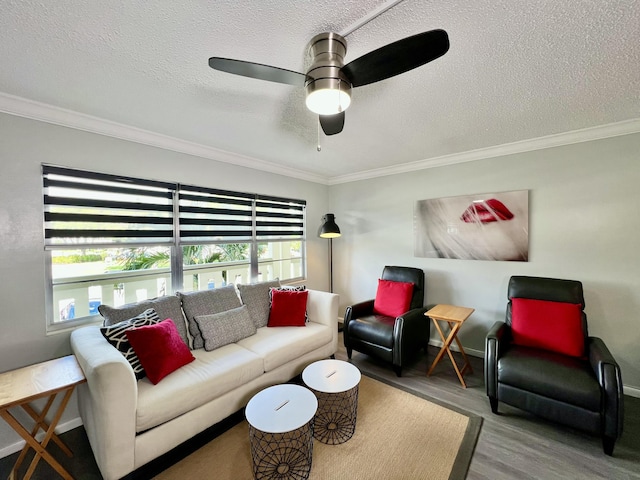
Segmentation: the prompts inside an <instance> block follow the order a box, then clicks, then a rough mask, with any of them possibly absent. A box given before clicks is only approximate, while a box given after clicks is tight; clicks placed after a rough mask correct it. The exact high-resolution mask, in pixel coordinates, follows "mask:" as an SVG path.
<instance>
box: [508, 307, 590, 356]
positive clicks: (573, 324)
mask: <svg viewBox="0 0 640 480" xmlns="http://www.w3.org/2000/svg"><path fill="white" fill-rule="evenodd" d="M511 333H512V334H513V343H515V344H517V345H522V346H526V347H535V348H542V349H545V350H550V351H552V352H556V353H562V354H564V355H570V356H572V357H582V356H584V349H585V335H584V332H583V330H582V305H580V304H576V303H565V302H551V301H547V300H536V299H531V298H512V299H511Z"/></svg>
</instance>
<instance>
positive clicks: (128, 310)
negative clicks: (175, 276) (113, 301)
mask: <svg viewBox="0 0 640 480" xmlns="http://www.w3.org/2000/svg"><path fill="white" fill-rule="evenodd" d="M148 308H153V309H154V310H155V311H156V312H157V313H158V317H159V318H160V320H166V319H167V318H170V319H171V320H173V323H175V324H176V328H177V329H178V333H180V337H182V339H183V340H184V341H185V342H186V343H189V335H188V334H187V327H186V324H185V321H184V315H183V314H182V306H181V305H180V299H179V298H177V297H175V296H173V295H167V296H164V297H158V298H152V299H151V300H143V301H141V302H137V303H128V304H127V305H122V306H121V307H110V306H109V305H100V306H99V307H98V311H99V312H100V315H102V317H103V318H104V326H105V327H107V326H109V325H113V324H114V323H119V322H122V321H124V320H128V319H130V318H133V317H135V316H136V315H138V314H140V313H142V312H144V311H145V310H147V309H148Z"/></svg>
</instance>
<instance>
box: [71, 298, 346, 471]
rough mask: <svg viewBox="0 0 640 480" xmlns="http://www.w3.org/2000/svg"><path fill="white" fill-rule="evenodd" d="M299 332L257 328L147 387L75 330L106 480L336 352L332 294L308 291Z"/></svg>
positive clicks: (86, 331) (88, 425)
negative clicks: (304, 312) (306, 320)
mask: <svg viewBox="0 0 640 480" xmlns="http://www.w3.org/2000/svg"><path fill="white" fill-rule="evenodd" d="M308 292H309V296H308V302H307V313H308V318H309V321H308V323H307V324H306V326H305V327H277V328H271V327H262V328H258V330H257V333H256V334H255V335H253V336H250V337H247V338H245V339H243V340H240V341H239V342H237V343H232V344H229V345H225V346H223V347H220V348H218V349H215V350H212V351H210V352H207V351H205V350H204V349H197V350H193V351H192V354H193V355H194V356H195V358H196V359H195V361H193V362H191V363H189V364H187V365H185V366H184V367H182V368H180V369H179V370H177V371H175V372H173V373H171V374H170V375H169V376H167V377H166V378H164V379H163V380H162V381H160V382H159V383H158V384H157V385H153V384H152V383H151V382H150V381H149V380H148V379H147V378H143V379H141V380H138V381H136V378H135V376H134V373H133V369H132V367H131V365H130V364H129V363H128V362H127V360H126V359H125V358H124V357H123V355H122V354H121V353H120V352H119V351H118V350H117V349H116V348H114V347H113V346H111V345H110V344H109V343H108V342H107V341H106V340H105V338H104V337H103V335H102V334H101V332H100V328H99V327H98V326H89V327H84V328H80V329H77V330H75V331H74V332H73V333H72V334H71V347H72V349H73V352H74V353H75V355H76V357H77V359H78V362H79V363H80V366H81V367H82V369H83V371H84V373H85V375H86V377H87V383H86V384H82V385H80V386H79V388H78V404H79V410H80V415H81V417H82V421H83V423H84V428H85V430H86V432H87V435H88V437H89V442H90V443H91V447H92V449H93V453H94V455H95V458H96V462H97V464H98V467H99V468H100V471H101V473H102V475H103V477H104V478H105V480H114V479H118V478H121V477H123V476H125V475H127V474H128V473H130V472H132V471H134V470H135V469H137V468H139V467H141V466H142V465H144V464H146V463H148V462H149V461H151V460H153V459H154V458H156V457H159V456H160V455H162V454H164V453H166V452H168V451H169V450H171V449H172V448H174V447H176V446H177V445H179V444H181V443H182V442H184V441H186V440H188V439H190V438H191V437H193V436H194V435H196V434H197V433H199V432H201V431H203V430H205V429H206V428H208V427H210V426H211V425H214V424H215V423H218V422H220V421H221V420H223V419H225V418H226V417H228V416H229V415H231V414H232V413H234V412H237V411H238V410H240V409H242V408H243V407H245V406H246V404H247V402H248V401H249V400H250V398H251V397H252V396H253V395H254V394H256V393H257V392H258V391H260V390H262V389H263V388H265V387H268V386H271V385H275V384H278V383H283V382H286V381H288V380H290V379H291V378H293V377H295V376H296V375H298V374H299V373H301V372H302V370H303V369H304V368H305V367H306V366H307V365H309V364H310V363H312V362H314V361H316V360H320V359H324V358H327V357H330V356H331V355H333V354H334V353H335V352H336V350H337V346H338V326H337V321H338V296H337V295H335V294H332V293H327V292H320V291H316V290H309V291H308Z"/></svg>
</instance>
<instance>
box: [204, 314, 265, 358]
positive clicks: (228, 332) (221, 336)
mask: <svg viewBox="0 0 640 480" xmlns="http://www.w3.org/2000/svg"><path fill="white" fill-rule="evenodd" d="M195 320H196V324H197V325H198V328H199V329H200V334H201V335H202V338H203V340H204V349H205V350H206V351H207V352H210V351H211V350H215V349H216V348H220V347H222V346H224V345H228V344H230V343H236V342H237V341H239V340H242V339H243V338H247V337H250V336H251V335H255V334H256V331H257V329H256V326H255V325H254V324H253V321H252V320H251V317H250V316H249V309H248V308H247V306H246V305H242V306H241V307H238V308H233V309H231V310H227V311H226V312H221V313H214V314H213V315H198V316H196V317H195Z"/></svg>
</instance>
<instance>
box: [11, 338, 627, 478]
mask: <svg viewBox="0 0 640 480" xmlns="http://www.w3.org/2000/svg"><path fill="white" fill-rule="evenodd" d="M339 345H340V348H339V350H338V352H337V354H336V358H338V359H341V360H346V359H347V356H346V352H345V350H344V347H343V346H342V334H341V335H340V340H339ZM437 353H438V349H437V348H435V347H430V348H429V352H428V354H426V355H425V354H423V355H422V356H421V357H420V358H418V359H417V361H416V362H415V363H414V364H413V365H411V366H410V367H409V368H407V369H405V371H404V372H403V376H402V377H401V378H398V377H396V375H395V373H394V372H393V370H392V369H391V368H390V367H389V366H388V365H385V364H383V363H381V362H378V361H377V360H375V359H372V358H370V357H368V356H366V355H363V354H360V353H358V352H354V354H353V359H352V362H353V363H354V364H355V365H356V366H358V368H360V369H361V370H362V371H363V372H365V373H367V372H369V373H371V374H374V375H377V376H380V377H383V378H386V379H388V380H390V381H392V382H394V383H398V384H401V385H404V386H406V387H409V388H412V389H414V390H417V391H419V392H421V393H424V394H426V395H428V396H431V397H433V398H435V399H437V400H440V401H443V402H446V403H449V404H452V405H456V406H457V407H459V408H462V409H464V410H467V411H469V412H471V413H475V414H477V415H480V416H482V417H483V418H484V421H483V425H482V429H481V432H480V436H479V438H478V443H477V445H476V449H475V453H474V455H473V460H472V461H471V465H470V468H469V473H468V476H467V480H503V479H504V480H507V479H508V480H513V479H518V480H526V479H536V480H539V479H542V480H554V479H562V480H567V479H576V480H578V479H580V480H583V479H603V480H605V479H606V480H625V479H640V399H639V398H632V397H628V396H627V397H625V425H624V433H623V436H622V438H621V439H620V440H619V441H618V442H617V444H616V447H615V450H614V456H613V457H607V456H606V455H605V454H604V453H603V452H602V445H601V442H600V439H599V438H597V437H594V436H591V435H588V434H585V433H582V432H579V431H576V430H572V429H569V428H566V427H562V426H558V425H554V424H551V423H548V422H546V421H544V420H541V419H538V418H536V417H533V416H531V415H529V414H527V413H525V412H523V411H520V410H517V409H515V408H511V407H508V406H506V405H503V404H500V415H493V414H492V413H491V410H490V408H489V402H488V400H487V397H486V394H485V390H484V381H483V374H482V371H483V360H482V359H481V358H475V357H470V360H471V364H472V367H473V373H471V374H469V375H465V379H466V382H467V386H468V388H466V389H463V388H462V386H461V385H460V382H459V381H458V378H457V377H456V374H455V372H454V370H453V368H452V366H451V364H450V362H449V360H448V358H446V357H445V358H444V359H443V360H442V361H441V363H440V364H439V365H438V366H437V367H436V369H435V371H434V373H433V374H432V376H431V377H426V374H425V372H426V371H427V366H428V365H430V364H431V362H432V361H433V359H434V358H435V356H436V354H437ZM455 355H456V358H457V360H458V361H460V359H459V355H458V354H455ZM209 436H211V435H209ZM203 437H206V435H203ZM62 438H63V440H64V441H65V442H66V443H67V444H68V445H69V446H70V448H71V449H72V450H73V451H74V452H75V457H74V458H73V459H67V458H66V457H65V456H64V455H63V454H61V453H60V452H59V451H56V450H57V447H55V446H53V447H52V448H51V449H52V454H54V456H55V457H56V458H58V459H59V460H60V461H61V463H63V465H64V466H65V467H66V468H67V469H68V470H69V471H71V472H72V473H73V474H74V475H75V477H76V478H77V479H79V480H94V479H95V480H99V479H100V478H101V476H100V474H99V472H98V471H97V467H96V465H95V461H94V460H93V456H92V454H91V449H90V447H89V445H88V442H87V439H86V435H85V433H84V430H83V428H82V427H79V428H76V429H74V430H71V431H69V432H67V433H65V434H63V435H62ZM198 441H201V442H203V443H204V442H205V441H207V439H206V438H204V439H203V440H198ZM198 441H196V439H194V442H193V443H194V446H191V447H188V448H185V451H184V452H183V453H181V455H186V454H188V450H189V448H192V449H193V448H197V446H198V445H197V443H198ZM16 457H17V453H16V454H14V455H10V456H9V457H5V458H2V459H0V478H6V477H7V475H8V473H9V471H10V469H11V467H12V465H13V463H14V462H15V459H16ZM171 461H175V459H167V460H162V459H161V461H160V462H158V464H157V465H156V466H154V468H152V469H149V470H148V471H141V472H137V474H136V475H132V476H130V478H131V479H136V480H137V479H145V478H151V477H152V476H153V474H152V473H150V472H152V471H154V469H155V472H156V473H157V472H158V471H161V470H162V469H163V468H166V467H167V464H170V462H171ZM40 463H41V464H40V465H39V466H38V469H37V470H36V474H35V475H34V476H33V479H34V480H41V479H44V480H49V479H54V478H59V477H57V476H55V474H54V473H53V471H52V469H51V468H50V467H49V466H48V465H46V464H45V463H44V462H40ZM327 480H330V479H327ZM372 480H373V479H372ZM376 480H377V479H376Z"/></svg>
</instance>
